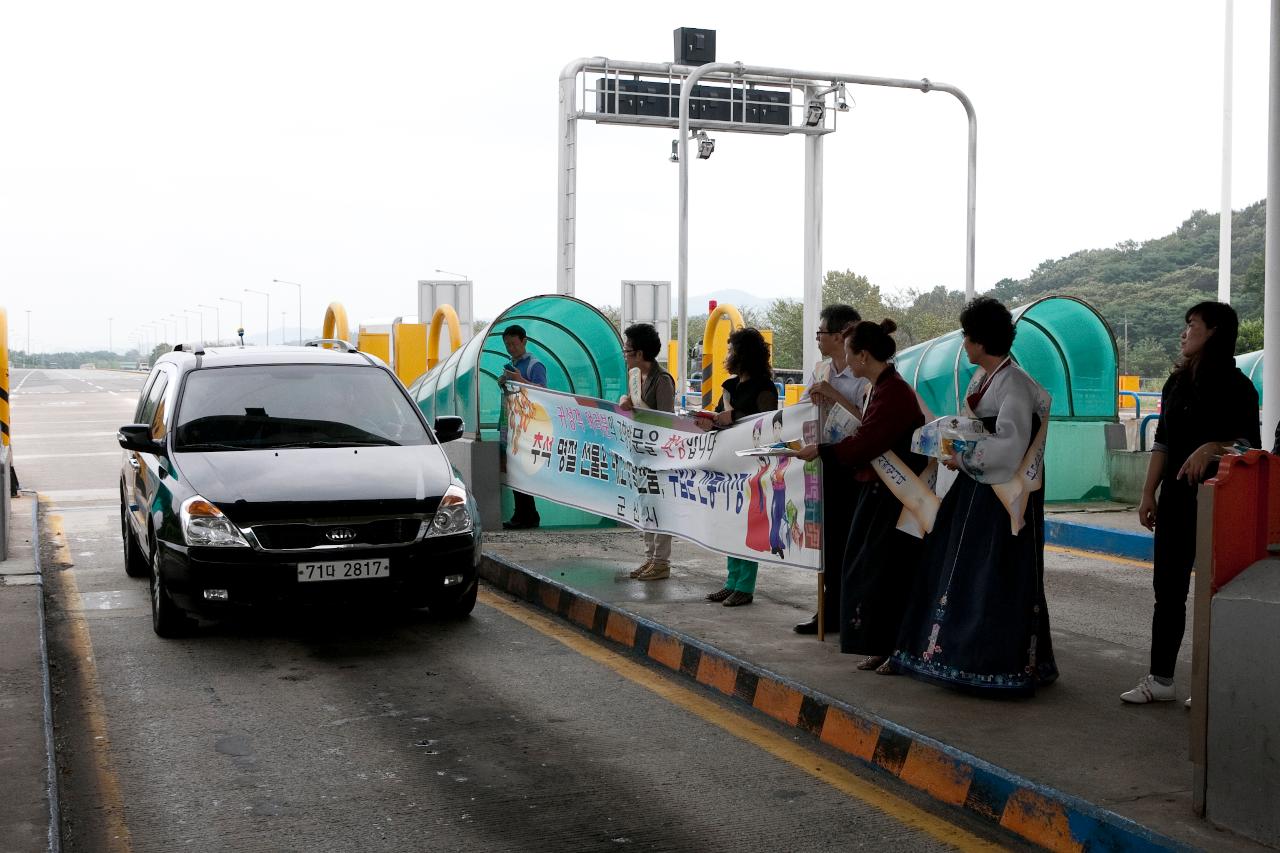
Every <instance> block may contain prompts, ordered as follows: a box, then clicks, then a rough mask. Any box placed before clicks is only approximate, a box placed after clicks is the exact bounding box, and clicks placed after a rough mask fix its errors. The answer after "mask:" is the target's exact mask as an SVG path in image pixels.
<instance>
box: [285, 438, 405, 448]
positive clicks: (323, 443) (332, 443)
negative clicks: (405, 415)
mask: <svg viewBox="0 0 1280 853" xmlns="http://www.w3.org/2000/svg"><path fill="white" fill-rule="evenodd" d="M399 446H400V442H398V441H392V440H391V439H389V438H381V439H377V440H374V441H365V440H362V439H354V438H353V439H349V440H342V439H317V440H315V441H295V442H290V443H288V444H273V445H271V447H399Z"/></svg>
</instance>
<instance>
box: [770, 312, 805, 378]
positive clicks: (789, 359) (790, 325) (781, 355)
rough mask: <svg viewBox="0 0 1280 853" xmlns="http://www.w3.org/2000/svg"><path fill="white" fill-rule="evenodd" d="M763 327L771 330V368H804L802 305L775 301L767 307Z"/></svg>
mask: <svg viewBox="0 0 1280 853" xmlns="http://www.w3.org/2000/svg"><path fill="white" fill-rule="evenodd" d="M765 325H766V326H767V327H768V328H770V329H773V366H774V367H777V368H782V369H784V370H800V369H803V368H804V364H803V361H804V304H803V303H801V302H797V301H796V300H794V299H775V300H773V302H772V303H771V304H770V305H769V310H768V312H767V314H766V316H765Z"/></svg>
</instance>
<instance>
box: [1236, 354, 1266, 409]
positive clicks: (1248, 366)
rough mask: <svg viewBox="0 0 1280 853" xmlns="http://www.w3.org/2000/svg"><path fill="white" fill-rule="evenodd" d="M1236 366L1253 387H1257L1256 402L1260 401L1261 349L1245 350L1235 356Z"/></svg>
mask: <svg viewBox="0 0 1280 853" xmlns="http://www.w3.org/2000/svg"><path fill="white" fill-rule="evenodd" d="M1236 367H1238V368H1240V371H1241V372H1242V373H1243V374H1244V375H1245V376H1248V377H1249V381H1250V382H1252V383H1253V387H1254V388H1257V389H1258V402H1259V403H1261V402H1262V350H1256V351H1254V352H1247V353H1244V354H1243V355H1238V356H1236Z"/></svg>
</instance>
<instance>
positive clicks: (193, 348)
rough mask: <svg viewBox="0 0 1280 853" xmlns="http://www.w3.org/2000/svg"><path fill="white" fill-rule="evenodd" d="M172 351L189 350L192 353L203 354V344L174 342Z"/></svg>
mask: <svg viewBox="0 0 1280 853" xmlns="http://www.w3.org/2000/svg"><path fill="white" fill-rule="evenodd" d="M173 351H174V352H189V353H192V354H193V355H204V344H175V345H174V347H173Z"/></svg>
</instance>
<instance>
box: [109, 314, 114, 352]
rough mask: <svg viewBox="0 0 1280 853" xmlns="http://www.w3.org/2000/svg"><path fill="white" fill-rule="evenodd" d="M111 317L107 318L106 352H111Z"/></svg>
mask: <svg viewBox="0 0 1280 853" xmlns="http://www.w3.org/2000/svg"><path fill="white" fill-rule="evenodd" d="M112 319H114V318H112V317H108V318H107V352H111V321H112Z"/></svg>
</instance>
